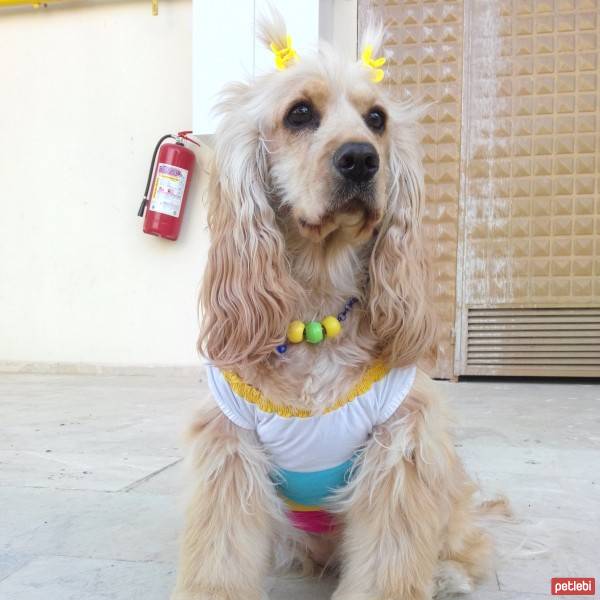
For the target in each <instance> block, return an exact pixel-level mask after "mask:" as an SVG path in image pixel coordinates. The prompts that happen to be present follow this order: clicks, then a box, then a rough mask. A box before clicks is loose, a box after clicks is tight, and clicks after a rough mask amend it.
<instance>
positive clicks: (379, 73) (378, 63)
mask: <svg viewBox="0 0 600 600" xmlns="http://www.w3.org/2000/svg"><path fill="white" fill-rule="evenodd" d="M361 58H362V64H363V65H364V66H365V67H368V68H369V69H371V70H372V71H373V73H372V75H371V79H372V80H373V81H374V82H375V83H379V82H380V81H381V80H382V79H383V75H384V73H383V69H382V68H381V67H383V65H385V56H380V57H379V58H373V46H371V44H367V45H366V46H365V49H364V50H363V51H362V57H361Z"/></svg>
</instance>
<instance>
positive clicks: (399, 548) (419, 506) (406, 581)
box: [173, 15, 505, 600]
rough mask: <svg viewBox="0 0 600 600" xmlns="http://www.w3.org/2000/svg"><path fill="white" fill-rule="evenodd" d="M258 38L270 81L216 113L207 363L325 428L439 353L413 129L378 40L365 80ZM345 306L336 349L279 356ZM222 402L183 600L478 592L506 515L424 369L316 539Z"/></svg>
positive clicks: (194, 451) (200, 450) (359, 459)
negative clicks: (285, 574)
mask: <svg viewBox="0 0 600 600" xmlns="http://www.w3.org/2000/svg"><path fill="white" fill-rule="evenodd" d="M263 38H264V40H265V41H266V42H267V44H268V45H270V46H271V47H272V48H273V49H274V50H275V51H276V52H277V56H278V61H279V67H280V68H281V70H278V71H274V72H273V73H271V74H268V75H265V76H263V77H258V78H257V79H256V80H255V81H253V82H252V83H250V84H243V83H237V84H233V85H231V86H229V87H228V88H227V90H226V92H225V94H224V99H223V102H222V104H221V111H222V114H223V119H222V122H221V125H220V128H219V130H218V133H217V135H216V149H215V157H214V164H213V166H212V176H211V192H210V204H209V226H210V232H211V239H212V244H211V248H210V253H209V257H208V265H207V268H206V274H205V277H204V284H203V289H202V294H201V302H202V308H203V319H204V320H203V325H202V332H201V336H200V347H201V350H202V351H203V352H204V353H205V355H206V356H207V357H208V359H209V360H210V362H211V364H212V365H214V367H216V368H218V369H220V370H222V371H223V372H226V373H229V375H228V377H229V379H228V381H237V382H238V385H244V386H246V387H245V388H244V389H250V390H252V393H251V394H250V396H249V397H250V398H254V399H256V398H260V399H264V398H269V399H276V400H277V403H278V405H279V406H283V407H284V409H285V411H287V413H284V414H288V415H317V416H318V415H325V414H331V412H332V411H334V410H337V407H338V406H339V404H336V402H339V399H340V398H343V397H345V396H347V395H348V394H349V393H350V391H351V390H352V389H354V388H355V387H356V384H357V382H358V381H361V378H363V377H364V375H365V372H366V370H367V369H368V367H369V366H370V365H373V364H375V363H377V364H383V365H386V368H393V369H399V368H409V367H410V366H411V365H414V364H415V363H416V362H417V361H419V360H420V359H421V358H422V357H423V356H424V355H425V354H427V353H428V352H429V351H430V350H431V348H432V347H434V345H435V326H434V319H433V317H432V304H431V300H430V299H429V277H428V274H427V269H426V260H425V252H424V247H423V240H422V225H421V214H422V203H421V200H422V184H423V170H422V166H421V162H420V151H419V145H418V141H417V140H418V134H417V129H416V120H417V118H418V112H417V111H416V110H415V109H414V108H412V107H410V106H409V105H407V104H406V103H404V102H401V101H400V100H398V99H396V98H394V97H393V96H392V95H391V93H390V90H389V89H386V87H385V85H383V84H381V83H378V82H376V81H375V80H376V79H380V78H381V73H380V68H381V65H380V63H381V62H382V61H379V62H377V60H376V59H375V58H374V57H377V56H378V55H379V54H380V52H381V45H382V39H383V31H382V29H381V28H377V27H370V28H368V30H367V31H366V33H365V35H364V39H363V41H362V44H363V49H364V50H366V52H365V54H364V56H363V61H362V62H358V63H347V62H345V61H342V60H341V59H340V58H339V57H338V56H336V55H335V53H334V52H333V51H332V50H331V49H329V48H327V47H325V48H322V49H321V50H320V51H319V53H318V55H316V56H312V57H307V56H299V57H297V56H296V55H295V54H294V51H293V50H292V49H291V47H290V44H289V39H288V38H287V34H286V29H285V24H284V23H283V22H282V20H281V18H280V17H279V16H277V15H275V16H274V17H273V19H272V21H271V22H270V23H268V24H267V25H265V26H264V27H263ZM353 297H355V298H357V299H358V302H357V303H356V305H355V306H354V307H353V308H352V310H351V311H349V312H348V311H347V312H348V318H347V319H346V320H345V321H344V322H343V324H342V325H343V329H342V332H341V334H340V335H338V336H337V337H335V339H326V340H325V341H324V342H323V343H321V344H314V345H311V344H308V343H306V342H302V343H299V344H294V345H292V344H290V345H289V347H288V348H287V351H286V352H283V353H281V352H278V351H277V348H278V347H279V350H280V351H282V350H283V348H281V347H280V346H281V344H282V343H283V342H284V340H285V337H286V330H287V328H288V325H289V324H290V322H292V321H293V320H295V319H300V320H303V321H309V320H312V319H316V320H319V319H321V318H322V317H323V316H325V315H329V314H333V315H336V314H337V313H338V312H340V308H341V307H344V306H345V305H346V303H347V301H348V299H349V298H353ZM231 374H233V375H231ZM239 382H243V384H239ZM236 389H238V388H236ZM232 397H233V396H232ZM253 401H254V400H253ZM256 402H257V403H258V401H256ZM261 402H263V404H260V403H259V408H260V407H262V408H263V409H264V410H265V411H266V412H269V410H270V409H269V408H268V407H267V408H265V406H264V401H263V400H261ZM220 404H221V403H217V402H215V400H214V399H210V400H209V401H208V404H207V406H206V407H205V408H204V410H203V412H202V413H201V415H200V416H199V418H198V420H197V422H196V423H195V424H194V426H193V428H192V432H191V452H190V466H191V470H192V473H191V477H192V483H193V491H192V496H191V499H190V503H189V509H188V512H187V525H186V528H185V532H184V535H183V539H182V549H181V560H180V565H179V572H178V579H177V587H176V591H175V593H174V596H173V598H174V599H176V600H209V599H210V600H261V599H262V598H264V588H263V585H264V580H265V576H266V575H267V574H268V573H269V571H270V569H271V568H272V567H273V565H276V564H281V563H282V562H286V561H287V562H288V563H290V562H292V563H294V562H296V563H301V564H304V565H305V566H306V565H307V564H308V563H309V562H311V563H313V564H317V565H321V566H323V565H328V566H333V565H337V566H338V567H339V574H340V580H339V586H338V588H337V590H336V592H335V594H334V599H335V600H425V599H429V598H431V597H432V596H433V595H434V594H435V593H437V592H440V591H444V590H445V591H449V592H455V591H468V590H470V589H472V586H473V584H474V583H475V582H476V581H477V580H478V579H480V578H481V577H483V576H484V575H485V573H486V571H487V570H488V567H489V563H490V554H491V543H490V538H489V535H488V534H487V533H486V532H485V531H484V530H483V529H482V528H481V527H480V526H479V525H478V522H479V520H480V518H481V517H482V516H483V515H484V514H485V513H486V512H494V511H497V512H502V511H504V510H505V506H504V504H503V502H502V501H497V502H493V503H487V504H484V505H477V504H476V503H475V501H474V499H473V495H474V493H475V491H476V487H475V486H474V485H473V483H472V482H471V481H470V480H469V478H468V477H467V475H466V474H465V471H464V470H463V467H462V465H461V463H460V461H459V459H458V458H457V456H456V453H455V450H454V446H453V440H452V437H451V435H450V433H449V431H448V420H447V417H446V416H445V413H444V410H443V405H442V402H441V401H440V399H439V396H438V394H437V391H436V387H435V385H434V383H433V382H432V381H431V380H430V379H429V378H428V377H427V375H425V374H424V373H423V372H421V371H420V370H418V371H417V373H416V377H415V378H414V382H413V383H412V386H411V388H410V390H409V391H408V394H407V395H406V397H403V399H402V401H401V402H400V403H399V406H398V407H397V409H395V411H394V412H393V414H392V416H391V417H390V418H388V419H387V420H386V421H385V422H383V423H380V424H375V425H374V426H373V428H372V430H371V431H369V432H368V435H367V436H365V439H364V441H363V442H362V443H361V445H360V448H358V449H357V450H358V452H357V453H356V457H355V461H354V464H353V467H352V469H351V477H350V478H349V481H347V484H346V485H344V486H343V487H340V488H339V489H335V490H333V489H332V491H331V495H330V497H329V498H328V504H327V511H328V512H329V513H330V514H334V515H335V526H332V527H331V528H330V529H329V530H328V531H327V533H319V534H317V533H310V532H307V531H305V530H302V529H297V528H295V527H294V526H293V524H292V522H291V521H290V519H289V518H288V517H289V514H288V513H289V506H288V505H286V504H285V503H284V501H283V499H282V497H281V494H280V493H279V487H278V483H277V478H276V477H274V475H273V472H274V466H273V460H272V456H271V454H270V452H269V451H268V450H267V449H266V448H265V446H264V443H263V440H262V439H261V436H260V435H259V434H257V432H256V431H253V430H251V429H247V428H243V427H239V426H238V425H236V424H235V422H232V419H231V418H229V417H228V416H226V415H225V414H224V412H223V408H222V406H221V407H220V406H219V405H220ZM269 406H270V405H269ZM259 408H256V410H257V411H258V410H259ZM340 410H341V409H340ZM267 416H268V415H267ZM265 422H266V421H265ZM329 442H331V440H329Z"/></svg>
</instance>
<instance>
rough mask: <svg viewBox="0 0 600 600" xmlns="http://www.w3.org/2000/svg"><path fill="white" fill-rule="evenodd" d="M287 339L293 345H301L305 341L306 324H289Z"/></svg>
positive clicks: (298, 322) (297, 322) (300, 322)
mask: <svg viewBox="0 0 600 600" xmlns="http://www.w3.org/2000/svg"><path fill="white" fill-rule="evenodd" d="M287 339H288V340H289V341H290V342H292V344H299V343H300V342H301V341H302V340H303V339H304V323H303V322H302V321H292V322H291V323H290V324H289V326H288V330H287Z"/></svg>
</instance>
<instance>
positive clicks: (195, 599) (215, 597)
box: [171, 591, 241, 600]
mask: <svg viewBox="0 0 600 600" xmlns="http://www.w3.org/2000/svg"><path fill="white" fill-rule="evenodd" d="M171 600H230V597H229V596H227V595H226V594H224V593H219V592H204V591H189V592H188V591H186V592H179V591H175V592H173V594H172V595H171ZM240 600H241V599H240Z"/></svg>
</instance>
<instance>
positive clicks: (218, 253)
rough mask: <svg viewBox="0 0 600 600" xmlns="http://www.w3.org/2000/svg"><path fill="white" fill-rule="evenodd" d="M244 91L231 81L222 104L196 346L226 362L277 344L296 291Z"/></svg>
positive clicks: (252, 358)
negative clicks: (200, 316)
mask: <svg viewBox="0 0 600 600" xmlns="http://www.w3.org/2000/svg"><path fill="white" fill-rule="evenodd" d="M248 93H249V92H248V88H247V87H246V86H244V85H242V84H238V85H235V86H231V87H230V88H229V90H228V91H227V93H226V95H225V100H224V102H223V103H222V105H221V108H222V111H223V113H224V116H223V119H222V121H221V125H220V127H219V129H218V131H217V133H216V136H215V138H216V147H215V155H214V159H213V165H212V173H211V182H210V192H209V194H210V196H209V208H208V225H209V230H210V234H211V246H210V250H209V253H208V262H207V266H206V271H205V275H204V281H203V284H202V291H201V295H200V300H201V308H202V312H203V315H202V317H203V321H202V326H201V331H200V337H199V340H198V347H199V349H200V351H201V352H203V353H204V354H205V355H206V356H207V357H208V358H209V359H210V360H211V361H212V362H213V363H214V364H216V365H217V366H219V367H223V368H226V367H231V366H234V365H238V366H239V365H249V364H255V363H257V362H259V361H261V360H263V359H264V358H265V357H266V356H268V355H269V354H270V353H272V352H273V351H274V350H275V348H276V346H277V344H280V343H281V342H282V340H283V339H284V338H285V333H286V329H287V326H288V324H289V322H290V321H291V320H292V315H291V313H292V311H293V307H294V305H295V303H294V294H295V293H296V292H297V284H296V283H295V282H294V281H293V280H292V278H291V276H290V274H289V269H288V265H287V264H286V261H285V252H284V240H283V236H282V235H281V232H280V231H279V228H278V226H277V224H276V222H275V214H274V211H273V209H272V207H271V206H270V204H269V200H268V198H267V194H266V191H265V187H266V185H267V178H268V165H267V158H266V152H267V151H266V148H265V145H264V142H263V140H262V139H261V137H260V134H259V131H258V126H257V125H256V122H255V121H256V120H255V118H252V116H251V115H250V114H248V110H247V107H248V103H249V99H248V97H247V96H248ZM297 297H298V296H296V298H297Z"/></svg>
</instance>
